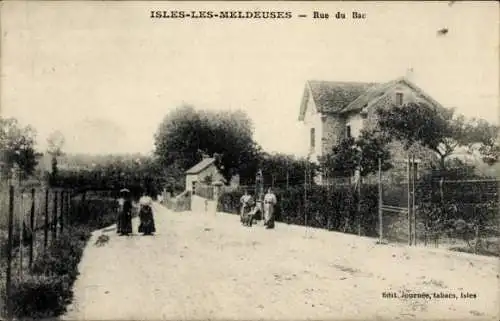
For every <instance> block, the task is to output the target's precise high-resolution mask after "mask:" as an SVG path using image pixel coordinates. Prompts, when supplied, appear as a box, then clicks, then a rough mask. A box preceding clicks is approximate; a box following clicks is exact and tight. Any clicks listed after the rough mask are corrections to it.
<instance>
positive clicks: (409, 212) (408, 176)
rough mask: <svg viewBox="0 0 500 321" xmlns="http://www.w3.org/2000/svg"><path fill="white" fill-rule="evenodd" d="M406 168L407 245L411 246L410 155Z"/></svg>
mask: <svg viewBox="0 0 500 321" xmlns="http://www.w3.org/2000/svg"><path fill="white" fill-rule="evenodd" d="M406 166H407V167H408V168H407V175H406V179H407V181H408V183H407V188H408V207H407V209H408V245H410V246H411V239H412V237H411V208H410V207H411V187H410V185H411V184H410V181H411V178H410V175H411V169H410V167H411V162H410V154H408V162H407V164H406Z"/></svg>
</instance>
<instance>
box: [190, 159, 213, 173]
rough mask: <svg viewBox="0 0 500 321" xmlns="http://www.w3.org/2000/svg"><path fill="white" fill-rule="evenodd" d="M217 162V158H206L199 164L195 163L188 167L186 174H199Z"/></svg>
mask: <svg viewBox="0 0 500 321" xmlns="http://www.w3.org/2000/svg"><path fill="white" fill-rule="evenodd" d="M214 162H215V158H211V157H208V158H205V159H203V160H202V161H201V162H199V163H198V164H196V165H194V166H193V167H191V168H190V169H188V170H187V171H186V172H185V173H186V174H198V173H200V172H201V171H203V170H204V169H206V168H207V167H208V166H210V165H212V164H213V163H214Z"/></svg>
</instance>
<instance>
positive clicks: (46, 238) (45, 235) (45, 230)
mask: <svg viewBox="0 0 500 321" xmlns="http://www.w3.org/2000/svg"><path fill="white" fill-rule="evenodd" d="M44 214H45V224H44V227H43V248H44V250H46V249H47V245H48V243H49V224H50V222H49V189H48V188H47V189H46V190H45V213H44Z"/></svg>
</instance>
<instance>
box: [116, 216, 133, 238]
mask: <svg viewBox="0 0 500 321" xmlns="http://www.w3.org/2000/svg"><path fill="white" fill-rule="evenodd" d="M117 232H118V233H119V234H130V233H132V216H131V215H130V214H129V213H124V212H122V213H120V214H119V215H118V224H117Z"/></svg>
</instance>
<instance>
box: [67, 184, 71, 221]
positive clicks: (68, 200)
mask: <svg viewBox="0 0 500 321" xmlns="http://www.w3.org/2000/svg"><path fill="white" fill-rule="evenodd" d="M66 222H67V223H68V225H71V190H69V191H68V193H67V194H66Z"/></svg>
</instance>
